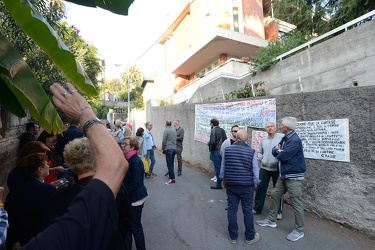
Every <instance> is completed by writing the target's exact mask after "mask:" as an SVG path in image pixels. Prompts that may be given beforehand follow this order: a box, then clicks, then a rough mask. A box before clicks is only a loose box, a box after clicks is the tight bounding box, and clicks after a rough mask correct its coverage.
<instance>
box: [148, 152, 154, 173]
mask: <svg viewBox="0 0 375 250" xmlns="http://www.w3.org/2000/svg"><path fill="white" fill-rule="evenodd" d="M147 161H148V165H149V167H150V171H149V172H148V173H149V174H152V171H153V170H154V166H155V153H154V150H153V149H149V150H147ZM150 161H151V163H150Z"/></svg>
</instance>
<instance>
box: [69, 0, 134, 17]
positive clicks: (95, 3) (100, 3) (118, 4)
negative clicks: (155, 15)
mask: <svg viewBox="0 0 375 250" xmlns="http://www.w3.org/2000/svg"><path fill="white" fill-rule="evenodd" d="M67 2H71V3H75V4H79V5H83V6H87V7H100V8H102V9H105V10H109V11H110V12H113V13H116V14H119V15H124V16H127V15H128V10H129V7H130V5H131V4H132V3H133V2H134V0H111V1H108V0H67Z"/></svg>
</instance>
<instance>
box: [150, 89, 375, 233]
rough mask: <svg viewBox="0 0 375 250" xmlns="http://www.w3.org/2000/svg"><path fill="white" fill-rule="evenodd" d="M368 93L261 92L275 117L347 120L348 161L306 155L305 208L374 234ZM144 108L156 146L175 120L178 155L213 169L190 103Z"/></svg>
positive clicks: (374, 195) (370, 93) (371, 94)
mask: <svg viewBox="0 0 375 250" xmlns="http://www.w3.org/2000/svg"><path fill="white" fill-rule="evenodd" d="M374 93H375V86H370V87H360V88H346V89H340V90H331V91H318V92H311V93H305V94H288V95H279V96H267V97H275V98H276V105H277V119H278V120H280V119H281V118H282V117H283V116H295V117H296V118H297V119H298V120H299V121H312V120H323V119H342V118H348V119H349V130H350V131H349V132H350V135H349V137H350V159H351V162H350V163H345V162H334V161H323V160H311V159H306V162H307V173H306V180H305V182H304V185H303V193H304V194H303V199H304V204H305V209H306V210H309V211H312V212H314V213H316V214H318V215H319V216H322V217H324V218H328V219H330V220H334V221H336V222H339V223H342V224H345V225H348V226H350V227H353V228H357V229H359V230H361V231H364V232H366V233H368V234H371V235H374V236H375V228H374V227H373V225H375V216H374V214H375V208H374V206H373V204H374V202H375V193H374V190H375V179H374V178H373V176H374V174H375V168H374V166H375V164H374V163H375V156H374V155H375V154H374V153H373V152H374V151H375V143H374V136H373V135H374V133H375V129H374V126H373V125H372V121H373V119H374V117H375V116H374V112H373V110H372V109H371V107H374V105H375V101H374V100H375V94H374ZM148 108H149V109H148V110H150V112H148V113H147V120H149V121H151V122H153V125H154V126H153V130H152V133H153V137H154V139H155V140H156V143H157V146H158V147H159V148H160V146H161V141H162V134H163V130H164V125H165V121H166V120H173V119H179V120H180V121H181V124H182V127H183V128H184V130H185V139H184V150H183V154H182V155H183V158H184V160H185V161H187V162H189V163H191V164H194V165H197V166H199V167H201V168H203V169H205V170H207V171H209V172H212V173H213V172H214V170H213V165H212V162H211V161H210V160H209V153H208V147H207V145H206V144H205V143H202V142H198V141H195V140H194V118H195V104H181V105H177V106H164V107H148ZM207 126H209V124H207Z"/></svg>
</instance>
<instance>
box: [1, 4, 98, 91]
mask: <svg viewBox="0 0 375 250" xmlns="http://www.w3.org/2000/svg"><path fill="white" fill-rule="evenodd" d="M3 2H4V3H5V5H6V7H7V9H8V10H9V13H10V14H11V15H12V17H13V19H14V20H15V21H16V23H17V24H18V25H19V26H20V28H21V29H22V30H23V31H24V32H25V33H26V34H27V35H28V36H29V37H31V39H33V41H34V42H35V43H36V44H37V45H38V46H39V47H40V48H41V49H42V50H43V51H44V52H45V53H46V54H47V55H48V56H49V57H50V59H51V60H52V61H53V62H54V63H55V64H56V66H57V67H59V69H60V70H61V71H62V72H63V73H64V74H65V76H66V77H67V78H68V79H69V80H70V81H71V82H72V83H73V84H74V85H75V86H76V87H77V88H78V89H79V90H80V91H81V92H83V93H85V94H87V95H89V96H91V95H97V94H98V92H97V90H96V89H95V87H94V85H93V83H92V82H91V80H90V79H89V78H88V77H87V75H86V74H85V73H84V71H83V69H82V68H81V66H80V65H79V64H78V63H77V62H76V60H75V58H74V56H73V54H72V53H71V52H70V51H69V49H68V48H67V47H66V45H65V44H64V43H63V42H62V41H61V39H60V37H59V36H58V35H57V34H56V32H55V31H54V30H53V29H52V27H51V26H50V25H49V24H48V22H47V21H46V20H45V19H44V17H43V16H42V15H41V14H40V13H39V12H38V11H37V10H36V9H35V7H34V6H33V5H32V4H31V3H30V2H29V1H28V0H3Z"/></svg>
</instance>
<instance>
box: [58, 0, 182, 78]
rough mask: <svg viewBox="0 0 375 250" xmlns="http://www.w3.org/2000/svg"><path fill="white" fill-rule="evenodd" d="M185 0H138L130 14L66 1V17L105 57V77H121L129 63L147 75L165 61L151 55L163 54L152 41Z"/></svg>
mask: <svg viewBox="0 0 375 250" xmlns="http://www.w3.org/2000/svg"><path fill="white" fill-rule="evenodd" d="M186 2H187V0H158V1H156V0H135V1H134V2H133V4H132V5H131V6H130V8H129V14H128V16H121V15H117V14H114V13H112V12H109V11H107V10H103V9H100V8H89V7H84V6H79V5H76V4H72V3H68V2H65V3H66V9H67V18H66V21H67V22H68V23H69V25H74V27H75V28H77V29H78V30H80V33H79V35H80V36H81V37H83V38H84V39H85V40H86V41H87V42H89V43H91V44H93V45H94V46H95V47H96V48H97V49H98V52H99V57H100V58H101V59H104V60H105V64H106V67H105V78H106V79H112V78H118V77H120V75H121V74H122V72H124V71H125V69H126V68H127V67H128V66H130V65H136V66H137V67H138V68H139V69H140V70H141V71H142V73H143V74H144V75H145V76H147V75H149V74H152V73H154V72H156V71H157V70H160V69H162V65H161V64H162V61H161V60H160V61H155V60H154V59H152V58H160V57H161V56H162V53H163V52H162V45H160V44H158V43H156V44H157V45H155V46H152V45H153V44H154V43H155V42H156V41H158V40H159V38H160V37H161V35H162V34H163V32H165V30H166V28H167V27H168V26H169V25H170V24H171V22H172V20H173V19H174V18H175V17H176V16H177V15H178V12H179V11H180V10H182V8H183V6H184V4H185V3H186ZM150 48H151V49H150ZM148 50H149V52H148V53H146V55H145V56H142V55H143V54H144V53H145V52H146V51H148ZM116 65H117V66H116Z"/></svg>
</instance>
